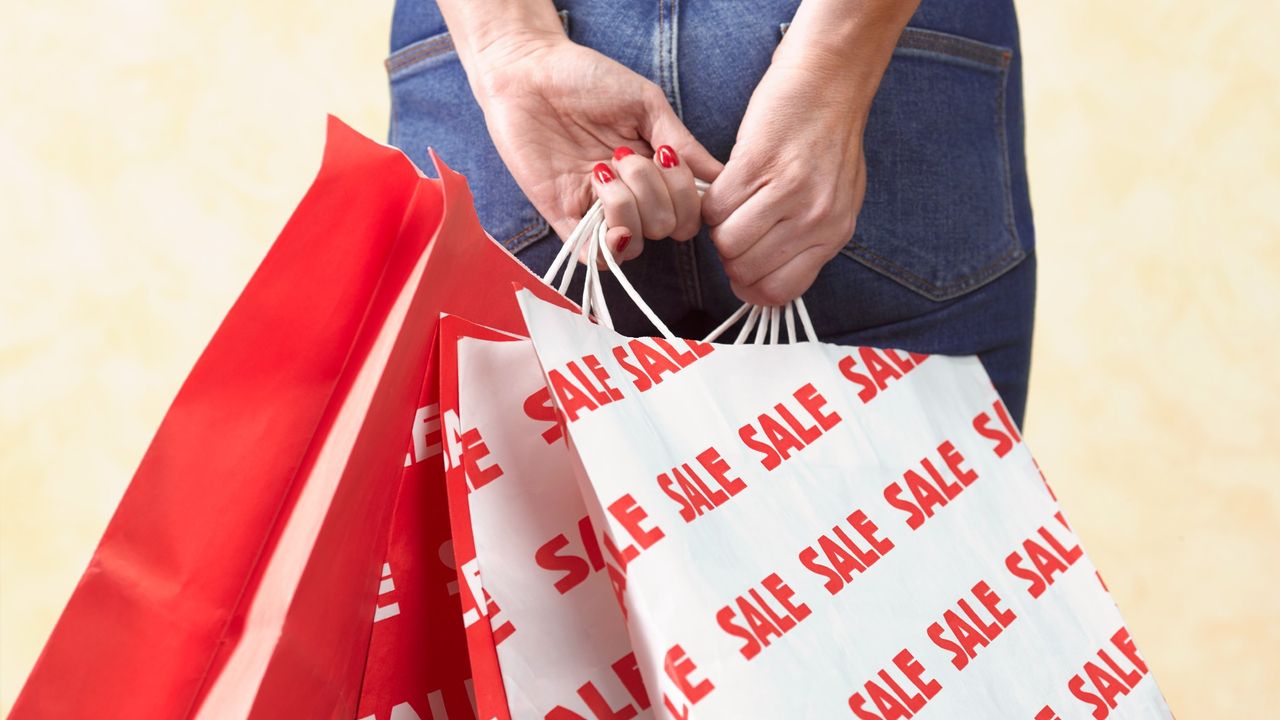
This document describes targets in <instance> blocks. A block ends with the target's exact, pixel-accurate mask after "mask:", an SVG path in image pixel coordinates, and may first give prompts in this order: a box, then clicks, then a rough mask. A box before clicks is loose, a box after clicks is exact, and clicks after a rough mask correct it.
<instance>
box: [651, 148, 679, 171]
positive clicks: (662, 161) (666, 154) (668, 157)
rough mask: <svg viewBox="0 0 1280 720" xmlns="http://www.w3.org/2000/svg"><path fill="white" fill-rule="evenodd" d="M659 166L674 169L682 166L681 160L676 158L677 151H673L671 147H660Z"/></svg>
mask: <svg viewBox="0 0 1280 720" xmlns="http://www.w3.org/2000/svg"><path fill="white" fill-rule="evenodd" d="M657 158H658V164H659V165H661V166H662V167H664V168H673V167H675V166H677V165H679V164H680V158H678V157H676V151H675V150H672V149H671V146H670V145H659V146H658V154H657Z"/></svg>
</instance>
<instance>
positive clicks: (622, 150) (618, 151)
mask: <svg viewBox="0 0 1280 720" xmlns="http://www.w3.org/2000/svg"><path fill="white" fill-rule="evenodd" d="M635 152H636V151H635V150H632V149H631V148H629V147H627V146H626V145H623V146H621V147H617V148H614V150H613V161H614V162H618V161H619V160H621V159H622V158H624V157H626V156H628V155H634V154H635Z"/></svg>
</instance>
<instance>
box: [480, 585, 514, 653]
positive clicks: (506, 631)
mask: <svg viewBox="0 0 1280 720" xmlns="http://www.w3.org/2000/svg"><path fill="white" fill-rule="evenodd" d="M484 599H485V602H486V604H487V605H488V609H487V611H486V614H487V615H488V616H489V628H490V631H491V632H492V633H493V644H494V645H501V644H502V641H503V640H506V639H507V638H509V637H511V635H512V633H514V632H515V631H516V626H515V625H512V624H511V621H509V620H503V619H502V617H500V615H501V613H502V608H501V607H498V602H497V601H496V600H494V599H493V598H491V597H489V591H488V590H485V591H484Z"/></svg>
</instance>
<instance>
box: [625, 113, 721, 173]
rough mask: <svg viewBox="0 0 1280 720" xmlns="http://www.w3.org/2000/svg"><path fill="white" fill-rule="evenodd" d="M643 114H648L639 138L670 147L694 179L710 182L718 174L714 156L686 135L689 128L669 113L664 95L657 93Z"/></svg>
mask: <svg viewBox="0 0 1280 720" xmlns="http://www.w3.org/2000/svg"><path fill="white" fill-rule="evenodd" d="M646 110H647V111H648V112H647V114H646V117H645V118H644V121H645V123H644V125H643V126H642V127H641V128H640V134H641V135H643V136H644V138H645V139H646V140H648V141H649V144H650V145H651V146H653V147H657V146H658V143H660V142H665V143H667V144H668V145H670V146H671V147H672V148H674V149H675V151H676V153H678V154H679V157H680V160H681V161H682V162H683V163H684V164H686V165H688V167H689V169H690V170H692V171H693V175H694V176H695V177H697V178H700V179H702V180H706V181H707V182H711V181H712V180H715V179H716V177H717V176H718V175H720V171H721V170H723V169H724V163H721V162H720V161H719V160H717V159H715V156H713V155H712V154H711V153H709V152H707V149H706V148H705V147H703V146H702V143H700V142H698V141H697V139H696V138H694V137H693V133H691V132H689V128H687V127H685V126H684V123H683V122H681V120H680V118H679V117H677V116H676V113H675V111H674V110H672V109H671V104H670V103H668V102H667V98H666V96H665V95H663V94H662V93H661V92H660V91H659V92H656V93H654V94H653V95H652V97H651V98H649V99H648V101H647V103H646Z"/></svg>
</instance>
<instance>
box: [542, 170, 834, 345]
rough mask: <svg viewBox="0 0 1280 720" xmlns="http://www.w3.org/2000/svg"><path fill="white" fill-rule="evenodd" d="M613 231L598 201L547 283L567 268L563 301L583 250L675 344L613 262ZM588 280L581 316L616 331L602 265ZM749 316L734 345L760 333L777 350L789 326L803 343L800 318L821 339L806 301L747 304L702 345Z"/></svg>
mask: <svg viewBox="0 0 1280 720" xmlns="http://www.w3.org/2000/svg"><path fill="white" fill-rule="evenodd" d="M693 183H694V187H695V188H697V190H698V194H699V195H701V194H703V193H705V192H706V191H707V188H708V187H710V184H709V183H707V182H706V181H704V180H698V179H696V178H695V179H694V181H693ZM608 231H609V228H608V226H607V225H606V224H605V220H604V203H602V202H601V201H600V200H596V201H595V202H594V203H592V205H591V207H590V208H589V209H588V210H587V212H586V214H585V215H583V216H582V219H581V220H579V221H578V225H577V227H575V228H574V229H573V232H571V233H569V237H568V238H567V239H566V240H565V241H564V245H563V246H561V248H560V252H558V253H556V257H555V259H554V260H552V262H551V267H549V268H547V272H546V273H545V274H543V276H542V279H543V281H544V282H546V283H547V284H549V285H550V284H552V281H553V280H554V279H555V277H556V274H557V273H558V272H560V269H561V268H564V274H563V276H561V278H560V284H559V285H557V286H556V289H557V290H559V291H560V294H561V295H563V294H565V293H567V292H568V290H569V285H570V284H571V283H572V282H573V275H574V271H575V269H576V267H577V265H578V264H579V263H577V262H573V261H572V260H570V258H573V257H575V256H578V255H581V254H582V251H583V248H584V247H585V248H586V250H587V253H586V257H587V258H593V259H594V258H603V259H604V262H605V265H606V266H608V268H609V271H610V272H611V273H613V276H614V277H615V278H617V279H618V283H619V284H620V285H621V286H622V289H623V290H624V291H625V292H626V293H627V295H628V296H629V297H630V298H631V301H632V302H634V303H635V304H636V307H637V308H639V309H640V312H642V313H644V316H645V317H646V318H648V319H649V322H651V323H653V326H654V327H655V328H657V329H658V332H659V333H661V334H662V336H663V337H664V338H666V339H668V340H674V339H676V336H675V333H673V332H671V329H670V328H668V327H667V325H666V323H664V322H662V320H661V319H660V318H659V317H658V315H657V313H655V312H654V311H653V308H651V307H649V303H647V302H645V301H644V298H642V297H640V293H639V292H638V291H637V290H636V288H635V286H634V285H632V284H631V281H630V280H628V279H627V276H626V275H625V274H624V273H623V272H622V268H621V267H619V265H618V261H617V259H615V258H614V257H613V250H612V249H611V248H610V247H609V244H608V243H607V242H605V235H606V233H608ZM585 265H586V266H587V268H586V278H585V280H584V281H583V287H582V303H581V305H582V314H583V315H586V316H588V317H591V316H592V315H593V314H594V317H595V318H596V320H597V321H598V322H600V323H601V324H602V325H604V326H605V327H607V328H609V329H610V330H612V329H613V318H612V317H611V316H610V314H609V308H608V305H607V304H606V303H605V300H604V287H603V285H602V284H601V282H600V265H599V262H587V263H585ZM744 315H745V316H746V321H745V322H744V323H743V325H742V329H741V330H739V332H738V335H737V337H736V338H735V339H734V341H733V344H734V345H742V344H743V343H745V342H746V339H747V338H748V337H750V335H751V333H752V331H755V338H754V339H753V341H752V342H753V344H756V345H764V344H766V343H768V344H774V345H776V344H778V342H779V340H780V339H781V329H782V325H783V323H784V321H785V324H786V328H787V342H790V343H794V342H800V339H799V338H798V337H797V336H796V327H795V316H796V315H799V316H800V324H801V326H802V327H803V328H804V335H805V340H807V341H809V342H816V341H817V339H818V334H817V333H816V332H814V330H813V322H812V321H811V320H810V319H809V311H808V309H806V308H805V305H804V299H803V298H796V299H795V300H793V301H792V302H790V303H787V304H786V305H785V306H772V307H769V306H763V305H752V304H750V303H743V304H742V307H739V308H738V309H737V310H735V311H734V313H733V314H732V315H730V316H729V317H728V318H727V319H726V320H725V321H724V322H722V323H720V325H719V326H717V327H716V329H715V330H712V331H711V333H710V334H708V335H707V336H706V337H705V338H703V339H702V342H712V341H714V340H716V339H717V338H719V337H720V336H721V335H723V334H724V333H725V332H727V331H728V330H729V328H731V327H733V326H734V325H735V324H736V323H737V322H738V321H739V320H741V319H742V318H743V316H744Z"/></svg>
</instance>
